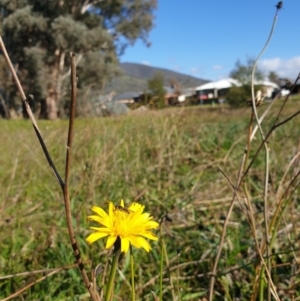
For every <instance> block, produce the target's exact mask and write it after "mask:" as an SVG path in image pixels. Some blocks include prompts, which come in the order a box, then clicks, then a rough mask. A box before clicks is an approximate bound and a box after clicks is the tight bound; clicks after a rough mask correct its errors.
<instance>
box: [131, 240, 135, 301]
mask: <svg viewBox="0 0 300 301" xmlns="http://www.w3.org/2000/svg"><path fill="white" fill-rule="evenodd" d="M133 264H134V260H133V255H132V246H131V245H130V269H131V300H132V301H135V289H134V265H133Z"/></svg>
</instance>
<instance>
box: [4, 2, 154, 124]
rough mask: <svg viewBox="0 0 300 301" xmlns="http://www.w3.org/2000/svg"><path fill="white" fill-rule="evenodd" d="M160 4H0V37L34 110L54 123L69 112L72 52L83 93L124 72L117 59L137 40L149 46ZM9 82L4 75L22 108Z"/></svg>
mask: <svg viewBox="0 0 300 301" xmlns="http://www.w3.org/2000/svg"><path fill="white" fill-rule="evenodd" d="M156 2H157V0H101V1H96V0H85V1H84V0H0V15H1V27H2V28H1V34H2V37H3V40H4V42H5V45H6V47H7V49H8V52H9V54H10V56H11V59H12V61H13V64H14V66H15V68H16V70H17V72H18V75H19V77H20V79H21V81H22V84H23V86H24V89H25V92H26V93H30V94H33V95H34V97H35V98H34V99H35V101H34V103H33V108H34V109H35V110H38V108H37V107H38V106H41V113H42V115H44V117H46V118H49V119H55V118H57V117H58V116H62V115H63V114H64V113H65V107H66V102H67V97H66V95H67V94H68V93H69V72H70V71H69V70H70V68H69V53H70V52H74V53H75V54H76V59H77V67H78V76H79V81H78V87H79V89H84V88H85V89H87V88H91V87H96V88H97V89H101V88H102V87H103V86H104V85H105V83H106V81H107V80H109V79H110V78H111V77H112V76H114V75H116V74H117V73H118V72H119V67H118V58H119V56H120V55H122V54H123V53H124V51H125V49H126V47H127V46H128V45H130V44H133V43H134V42H135V41H136V40H138V39H141V40H142V41H144V42H145V44H147V45H148V44H149V42H148V33H149V31H150V30H151V29H152V27H153V19H154V10H155V8H156V4H157V3H156ZM1 62H2V61H1V60H0V65H1V66H2V64H1ZM1 66H0V69H1ZM1 74H2V72H0V76H1ZM9 78H10V74H9V73H8V72H6V74H5V72H4V77H2V78H0V86H1V88H2V90H5V91H4V92H5V95H6V96H7V99H8V100H9V101H10V103H9V104H10V105H11V106H17V105H18V104H20V102H16V101H13V100H14V99H16V98H15V94H16V92H15V89H13V87H12V85H11V84H10V85H6V86H5V80H6V79H9Z"/></svg>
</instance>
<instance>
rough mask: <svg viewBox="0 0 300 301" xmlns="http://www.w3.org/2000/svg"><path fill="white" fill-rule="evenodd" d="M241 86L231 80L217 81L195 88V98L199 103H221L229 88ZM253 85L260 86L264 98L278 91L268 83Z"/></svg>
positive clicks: (276, 86)
mask: <svg viewBox="0 0 300 301" xmlns="http://www.w3.org/2000/svg"><path fill="white" fill-rule="evenodd" d="M241 85H242V84H241V83H240V82H239V81H237V80H236V79H233V78H225V79H222V80H219V81H215V82H210V83H207V84H204V85H201V86H198V87H196V88H195V90H196V97H197V99H198V101H199V103H201V104H204V103H212V102H219V103H221V102H223V101H224V100H225V98H226V97H225V96H226V93H227V92H228V91H229V89H230V88H231V87H239V86H241ZM255 85H260V86H262V90H263V94H264V95H265V96H266V97H270V98H271V97H272V93H273V91H274V90H276V89H279V86H278V85H277V84H275V83H273V82H270V81H261V82H256V83H255Z"/></svg>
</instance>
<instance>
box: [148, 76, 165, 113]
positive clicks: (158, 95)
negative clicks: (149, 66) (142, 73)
mask: <svg viewBox="0 0 300 301" xmlns="http://www.w3.org/2000/svg"><path fill="white" fill-rule="evenodd" d="M164 82H165V79H164V76H163V75H162V74H161V73H159V72H158V73H155V74H154V75H153V77H152V78H151V79H149V80H148V89H149V90H150V94H151V96H152V97H151V98H150V99H149V102H151V103H150V104H151V105H152V106H153V107H156V108H161V107H164V106H165V95H166V91H165V89H164Z"/></svg>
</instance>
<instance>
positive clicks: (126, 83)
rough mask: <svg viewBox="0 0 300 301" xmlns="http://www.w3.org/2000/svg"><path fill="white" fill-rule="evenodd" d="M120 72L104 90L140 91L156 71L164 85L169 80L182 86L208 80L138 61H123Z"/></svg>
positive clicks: (193, 85)
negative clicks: (162, 79) (161, 77)
mask: <svg viewBox="0 0 300 301" xmlns="http://www.w3.org/2000/svg"><path fill="white" fill-rule="evenodd" d="M120 69H121V72H122V74H121V75H120V76H118V77H115V78H114V79H113V80H112V81H111V82H109V83H108V84H107V85H106V88H105V90H106V92H111V91H114V92H116V93H124V92H129V91H130V92H141V91H145V90H146V89H147V85H148V80H149V79H151V78H153V76H154V75H155V74H156V73H161V74H162V75H163V76H164V78H165V86H168V85H169V84H170V81H171V80H176V81H177V82H178V83H179V84H180V86H181V87H182V88H191V87H197V86H200V85H202V84H205V83H207V82H209V80H206V79H201V78H198V77H194V76H191V75H187V74H184V73H180V72H176V71H172V70H169V69H166V68H160V67H153V66H148V65H144V64H139V63H130V62H124V63H120Z"/></svg>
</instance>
